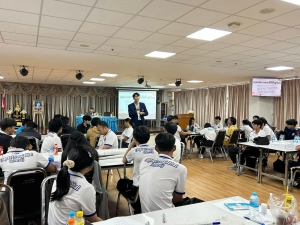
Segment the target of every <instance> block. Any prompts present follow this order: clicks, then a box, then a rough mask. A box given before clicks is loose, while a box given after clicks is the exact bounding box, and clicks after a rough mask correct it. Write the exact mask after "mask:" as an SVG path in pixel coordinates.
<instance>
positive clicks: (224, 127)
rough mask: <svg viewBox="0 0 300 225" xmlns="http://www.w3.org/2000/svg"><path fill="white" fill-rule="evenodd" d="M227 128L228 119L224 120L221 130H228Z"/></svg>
mask: <svg viewBox="0 0 300 225" xmlns="http://www.w3.org/2000/svg"><path fill="white" fill-rule="evenodd" d="M228 127H229V125H228V118H226V119H225V120H224V125H223V129H224V130H228Z"/></svg>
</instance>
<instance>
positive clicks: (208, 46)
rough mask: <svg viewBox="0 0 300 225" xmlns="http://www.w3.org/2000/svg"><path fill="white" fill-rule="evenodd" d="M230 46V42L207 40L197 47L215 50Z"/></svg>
mask: <svg viewBox="0 0 300 225" xmlns="http://www.w3.org/2000/svg"><path fill="white" fill-rule="evenodd" d="M229 46H230V45H229V44H225V43H220V42H207V43H205V44H203V45H199V46H198V47H197V48H199V49H206V50H211V51H214V50H219V49H222V48H226V47H229Z"/></svg>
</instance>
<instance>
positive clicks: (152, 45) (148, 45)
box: [132, 42, 164, 51]
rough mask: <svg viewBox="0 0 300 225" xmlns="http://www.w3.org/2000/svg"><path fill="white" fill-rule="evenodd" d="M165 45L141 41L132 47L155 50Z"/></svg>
mask: <svg viewBox="0 0 300 225" xmlns="http://www.w3.org/2000/svg"><path fill="white" fill-rule="evenodd" d="M163 46H164V45H161V44H156V43H147V42H139V43H137V44H136V45H134V46H132V48H137V49H145V50H151V51H154V50H158V49H160V48H162V47H163Z"/></svg>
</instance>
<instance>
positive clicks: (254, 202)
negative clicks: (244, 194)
mask: <svg viewBox="0 0 300 225" xmlns="http://www.w3.org/2000/svg"><path fill="white" fill-rule="evenodd" d="M249 212H250V218H251V219H255V218H257V217H258V216H259V198H258V196H257V193H256V192H252V195H251V197H250V207H249Z"/></svg>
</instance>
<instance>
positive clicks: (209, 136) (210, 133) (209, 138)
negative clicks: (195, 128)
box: [198, 123, 217, 159]
mask: <svg viewBox="0 0 300 225" xmlns="http://www.w3.org/2000/svg"><path fill="white" fill-rule="evenodd" d="M199 133H200V134H201V135H203V143H202V146H203V147H202V149H201V152H200V153H199V156H198V157H199V158H200V159H203V153H204V151H205V147H212V145H213V143H214V141H215V139H216V137H217V133H216V131H215V129H214V128H212V127H211V125H210V123H206V124H205V125H204V129H202V130H200V132H199Z"/></svg>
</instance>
